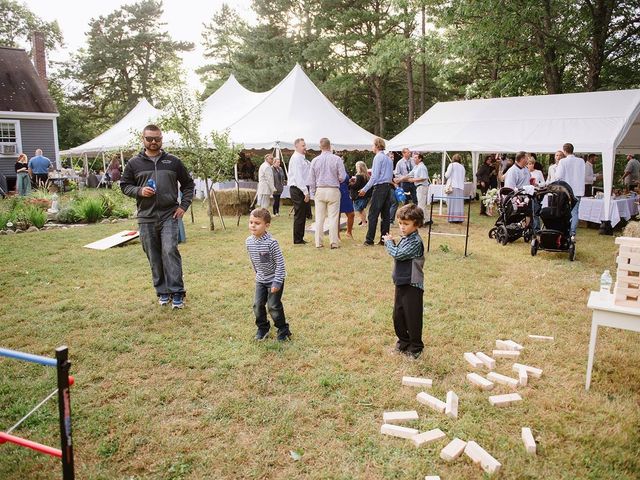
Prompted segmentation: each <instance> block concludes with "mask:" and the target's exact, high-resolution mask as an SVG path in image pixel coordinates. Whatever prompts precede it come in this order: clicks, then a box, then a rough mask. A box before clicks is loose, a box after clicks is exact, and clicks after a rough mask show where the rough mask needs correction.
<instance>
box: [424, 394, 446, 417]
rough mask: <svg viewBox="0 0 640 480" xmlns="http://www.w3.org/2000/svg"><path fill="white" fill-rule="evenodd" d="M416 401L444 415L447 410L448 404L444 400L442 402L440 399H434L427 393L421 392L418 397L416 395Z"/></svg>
mask: <svg viewBox="0 0 640 480" xmlns="http://www.w3.org/2000/svg"><path fill="white" fill-rule="evenodd" d="M416 400H418V402H420V403H422V404H423V405H427V406H429V407H431V408H433V409H434V410H436V411H438V412H440V413H444V410H445V409H446V408H447V404H446V403H444V402H443V401H442V400H440V399H439V398H436V397H433V396H431V395H429V394H428V393H425V392H420V393H419V394H418V395H416Z"/></svg>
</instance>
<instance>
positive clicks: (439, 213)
mask: <svg viewBox="0 0 640 480" xmlns="http://www.w3.org/2000/svg"><path fill="white" fill-rule="evenodd" d="M446 160H447V152H446V150H445V151H443V152H442V175H441V177H440V178H441V179H442V180H441V182H442V193H444V185H445V181H444V164H445V162H446ZM442 196H443V195H442V194H440V208H438V215H442Z"/></svg>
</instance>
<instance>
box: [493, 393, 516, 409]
mask: <svg viewBox="0 0 640 480" xmlns="http://www.w3.org/2000/svg"><path fill="white" fill-rule="evenodd" d="M521 400H522V397H521V396H520V394H519V393H507V394H506V395H492V396H491V397H489V403H490V404H491V405H493V406H494V407H506V406H507V405H511V404H512V403H514V402H520V401H521Z"/></svg>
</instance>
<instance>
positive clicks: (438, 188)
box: [427, 182, 476, 205]
mask: <svg viewBox="0 0 640 480" xmlns="http://www.w3.org/2000/svg"><path fill="white" fill-rule="evenodd" d="M442 188H443V185H442V184H441V183H440V184H438V185H435V184H433V183H432V184H430V185H429V190H428V191H427V205H429V204H430V203H431V195H433V196H434V197H436V201H437V200H440V199H439V198H437V197H446V195H445V194H444V193H443V192H442ZM463 195H464V196H465V197H473V198H475V196H476V185H475V184H474V183H473V182H464V194H463Z"/></svg>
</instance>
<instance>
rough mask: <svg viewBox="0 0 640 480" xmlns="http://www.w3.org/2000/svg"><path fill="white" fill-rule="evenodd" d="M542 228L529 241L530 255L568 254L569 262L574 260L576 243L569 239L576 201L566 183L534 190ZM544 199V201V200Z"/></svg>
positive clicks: (552, 184) (553, 184) (559, 182)
mask: <svg viewBox="0 0 640 480" xmlns="http://www.w3.org/2000/svg"><path fill="white" fill-rule="evenodd" d="M535 198H536V200H537V201H538V203H539V205H542V208H541V209H540V220H541V221H542V226H543V227H542V228H541V229H540V231H538V232H536V233H535V235H534V237H533V240H531V255H532V256H535V255H536V254H537V253H538V250H547V251H549V252H568V253H569V260H571V261H572V262H573V260H574V259H575V258H576V243H575V241H573V240H572V239H571V236H570V233H571V210H572V209H573V207H574V205H575V204H576V202H577V201H578V200H577V199H576V197H574V196H573V190H571V187H570V186H569V184H568V183H566V182H562V181H558V182H553V183H550V184H549V185H547V186H546V187H543V188H540V189H538V190H536V193H535ZM545 199H546V200H545Z"/></svg>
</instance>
